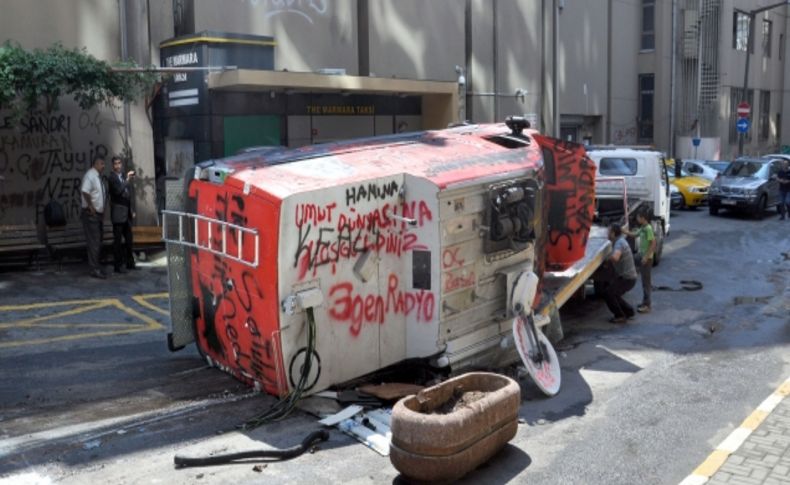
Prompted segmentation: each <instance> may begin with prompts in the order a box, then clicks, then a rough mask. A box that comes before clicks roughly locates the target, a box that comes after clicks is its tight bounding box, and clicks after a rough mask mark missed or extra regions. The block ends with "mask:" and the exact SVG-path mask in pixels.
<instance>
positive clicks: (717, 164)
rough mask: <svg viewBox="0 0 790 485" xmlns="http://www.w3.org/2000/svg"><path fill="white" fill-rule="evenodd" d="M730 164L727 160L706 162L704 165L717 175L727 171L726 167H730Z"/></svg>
mask: <svg viewBox="0 0 790 485" xmlns="http://www.w3.org/2000/svg"><path fill="white" fill-rule="evenodd" d="M730 163H731V162H730V161H729V160H706V161H705V165H707V166H709V167H711V168H712V169H713V170H715V171H717V172H719V173H724V171H725V170H727V167H729V166H730Z"/></svg>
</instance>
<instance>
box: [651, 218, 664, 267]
mask: <svg viewBox="0 0 790 485" xmlns="http://www.w3.org/2000/svg"><path fill="white" fill-rule="evenodd" d="M655 234H656V254H654V255H653V267H654V268H655V267H656V266H658V263H660V262H661V255H662V254H664V237H665V236H664V228H663V227H662V226H661V225H659V226H658V229H657V230H655Z"/></svg>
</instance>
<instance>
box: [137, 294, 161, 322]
mask: <svg viewBox="0 0 790 485" xmlns="http://www.w3.org/2000/svg"><path fill="white" fill-rule="evenodd" d="M169 297H170V293H151V294H148V295H134V296H133V297H132V300H134V301H136V302H137V303H138V304H139V305H140V306H143V307H145V308H148V309H149V310H153V311H155V312H157V313H161V314H162V315H164V316H166V317H169V316H170V311H169V310H166V309H164V308H162V307H159V306H156V305H154V304H153V303H151V302H150V301H148V300H157V299H162V298H169ZM168 301H169V300H168Z"/></svg>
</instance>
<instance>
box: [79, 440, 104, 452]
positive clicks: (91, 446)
mask: <svg viewBox="0 0 790 485" xmlns="http://www.w3.org/2000/svg"><path fill="white" fill-rule="evenodd" d="M100 446H101V440H91V441H86V442H85V443H84V444H83V445H82V449H83V450H92V449H94V448H98V447H100Z"/></svg>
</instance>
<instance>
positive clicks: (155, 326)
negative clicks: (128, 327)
mask: <svg viewBox="0 0 790 485" xmlns="http://www.w3.org/2000/svg"><path fill="white" fill-rule="evenodd" d="M113 304H114V305H115V306H116V307H118V308H119V309H121V310H123V311H124V312H126V313H128V314H129V315H132V316H133V317H137V318H139V319H140V320H142V321H143V322H145V323H146V328H148V329H151V330H159V329H162V328H165V327H163V326H162V324H161V323H159V322H157V321H156V320H154V319H153V318H151V317H149V316H147V315H143V314H142V313H140V312H138V311H137V310H135V309H133V308H131V307H128V306H126V305H124V304H123V302H121V300H118V299H117V298H115V299H114V301H113Z"/></svg>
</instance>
